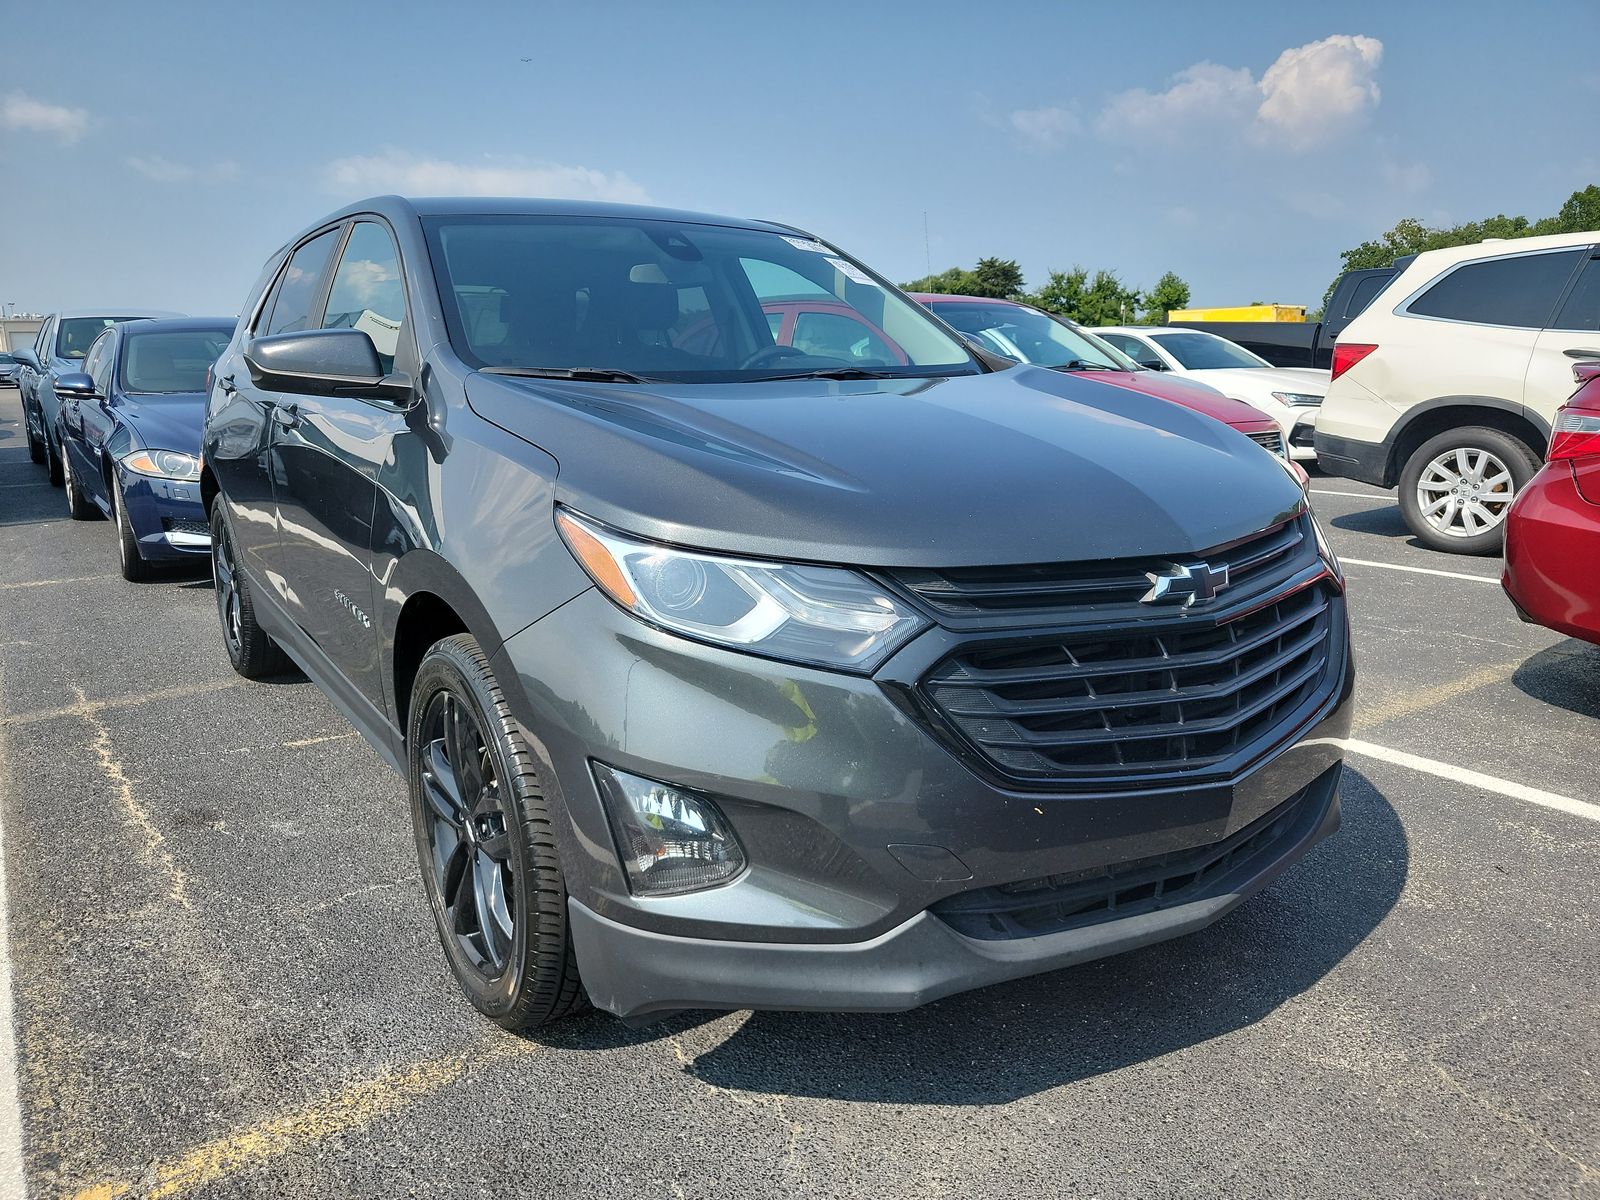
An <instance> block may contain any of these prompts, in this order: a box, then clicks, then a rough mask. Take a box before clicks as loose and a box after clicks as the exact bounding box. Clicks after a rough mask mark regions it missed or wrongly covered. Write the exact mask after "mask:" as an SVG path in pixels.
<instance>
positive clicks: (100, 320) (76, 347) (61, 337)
mask: <svg viewBox="0 0 1600 1200" xmlns="http://www.w3.org/2000/svg"><path fill="white" fill-rule="evenodd" d="M134 319H135V318H133V317H63V318H62V319H61V329H60V332H58V333H57V334H56V357H58V358H82V357H83V356H84V355H86V354H88V353H89V347H90V346H92V345H93V344H94V340H95V338H97V337H99V336H100V331H101V330H102V329H109V328H110V327H111V326H113V325H120V324H122V322H124V321H132V320H134Z"/></svg>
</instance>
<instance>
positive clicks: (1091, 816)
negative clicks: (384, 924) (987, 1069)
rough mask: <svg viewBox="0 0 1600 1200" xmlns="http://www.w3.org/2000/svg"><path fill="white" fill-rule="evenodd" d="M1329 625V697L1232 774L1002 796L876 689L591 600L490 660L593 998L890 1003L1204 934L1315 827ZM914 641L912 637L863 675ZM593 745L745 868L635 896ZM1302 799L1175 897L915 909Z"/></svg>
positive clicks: (1176, 850) (1343, 659) (1325, 777)
mask: <svg viewBox="0 0 1600 1200" xmlns="http://www.w3.org/2000/svg"><path fill="white" fill-rule="evenodd" d="M1335 628H1336V629H1337V630H1338V631H1339V642H1340V645H1339V649H1338V652H1337V654H1336V656H1335V660H1334V661H1333V662H1331V663H1330V665H1329V670H1330V671H1333V672H1335V673H1336V675H1335V686H1334V687H1333V689H1332V692H1331V694H1330V695H1328V696H1326V698H1325V699H1324V700H1323V701H1321V702H1320V703H1319V706H1318V707H1317V708H1316V710H1315V711H1314V712H1311V713H1309V714H1308V715H1307V716H1306V718H1305V719H1304V720H1303V722H1302V723H1301V724H1300V725H1299V726H1298V727H1297V728H1295V729H1293V730H1291V731H1288V732H1286V733H1285V734H1284V735H1283V736H1282V737H1281V740H1280V741H1279V743H1278V744H1276V745H1274V746H1272V747H1271V748H1270V750H1268V751H1266V752H1264V753H1263V754H1261V755H1260V756H1259V757H1258V758H1257V759H1256V760H1254V761H1253V762H1251V763H1250V764H1249V766H1248V767H1247V768H1245V769H1243V770H1241V771H1240V772H1239V773H1238V774H1237V775H1235V776H1234V777H1233V778H1230V779H1222V780H1214V781H1208V782H1201V781H1196V782H1190V783H1168V784H1166V785H1164V786H1160V787H1127V786H1124V787H1121V788H1098V789H1086V788H1070V789H1069V788H1061V789H1056V790H1049V789H1044V788H1028V787H1024V786H1021V785H1017V786H1012V785H1008V784H1006V783H1004V782H1002V781H997V780H994V779H991V778H989V777H987V776H986V775H982V774H980V773H979V771H978V770H976V769H974V767H973V766H972V765H970V764H969V763H967V762H965V761H963V760H961V759H958V757H957V756H956V754H954V753H952V751H951V750H950V749H949V748H947V745H946V744H945V742H943V741H941V740H938V739H937V738H936V736H935V735H934V734H933V733H932V732H931V731H930V730H929V728H928V726H927V725H926V724H925V723H924V721H923V719H922V718H920V717H919V716H917V715H915V713H914V711H913V709H912V708H911V707H910V706H908V705H906V704H905V703H904V701H903V699H902V698H899V697H897V696H896V694H895V693H894V690H893V689H892V688H891V687H888V686H886V685H884V684H882V683H880V682H878V680H877V679H865V678H860V677H855V676H850V675H844V674H840V673H835V672H829V671H819V670H812V669H809V668H805V667H798V666H793V665H789V664H784V663H778V662H772V661H768V660H764V659H759V658H754V657H752V656H748V655H742V654H735V653H732V652H729V651H724V650H720V649H716V648H714V647H709V646H701V645H697V644H695V643H692V642H688V641H686V640H684V639H682V638H677V637H674V636H671V635H668V634H665V633H661V632H659V631H657V630H655V629H652V628H650V627H647V626H645V625H643V624H641V623H640V622H638V621H635V620H634V619H633V618H631V617H628V616H626V615H625V614H623V613H621V612H620V611H618V610H617V609H616V608H615V607H614V606H613V605H611V604H610V602H609V601H607V600H605V599H604V598H603V597H602V596H600V594H599V593H597V592H594V591H590V592H587V593H585V594H583V595H581V596H579V597H577V598H576V599H574V600H572V601H570V602H569V603H568V604H566V605H564V606H563V607H562V608H560V609H558V610H556V611H555V612H554V613H552V614H551V615H550V616H548V617H546V618H544V619H543V620H541V621H539V622H537V623H536V624H535V625H533V626H531V627H529V628H528V629H526V630H524V631H522V632H521V633H518V634H516V635H515V636H513V637H512V638H510V639H508V640H507V642H506V643H505V645H504V646H503V647H502V649H501V651H500V653H499V654H498V655H497V657H496V663H495V666H496V676H497V678H499V679H500V680H501V681H502V682H503V683H504V685H505V686H506V691H507V694H508V698H509V699H510V701H511V704H512V708H513V712H514V713H515V715H516V717H517V719H518V720H519V722H520V724H521V725H522V727H523V729H524V731H525V733H526V734H527V736H528V738H529V740H530V743H531V744H532V745H533V746H535V747H536V751H537V753H538V755H539V756H540V758H541V759H542V761H543V765H544V767H545V770H544V772H543V776H544V778H543V782H544V784H545V786H546V789H547V791H548V792H549V793H550V799H551V801H552V803H553V805H554V808H555V812H556V814H557V822H556V824H557V828H556V836H557V839H558V843H559V845H560V850H561V856H562V863H563V868H564V870H565V872H566V874H567V882H568V890H569V914H570V919H571V924H572V930H573V938H574V946H575V949H576V953H577V957H578V965H579V969H580V972H581V973H582V975H583V978H584V980H585V984H586V986H587V987H588V989H589V993H590V996H591V998H592V999H593V1000H594V1002H595V1003H596V1004H597V1005H598V1006H599V1007H601V1008H604V1009H607V1010H609V1011H611V1012H614V1013H617V1014H618V1015H621V1016H624V1017H639V1016H644V1015H647V1014H649V1013H652V1012H663V1011H668V1010H672V1009H677V1008H686V1007H701V1008H723V1009H726V1008H743V1007H761V1008H784V1009H825V1010H843V1009H895V1008H906V1007H911V1006H914V1005H917V1004H921V1003H924V1002H926V1001H928V1000H931V999H933V998H935V997H937V996H943V995H948V994H951V993H953V992H956V991H960V990H963V989H965V988H970V987H978V986H982V985H984V984H988V983H994V982H998V981H1000V980H1004V979H1011V978H1016V977H1019V976H1022V975H1027V974H1032V973H1035V972H1039V971H1047V970H1051V969H1054V968H1056V967H1060V966H1066V965H1069V964H1071V963H1074V962H1081V961H1085V960H1087V959H1090V958H1095V957H1099V956H1101V955H1105V954H1112V953H1116V952H1118V951H1120V950H1124V949H1131V948H1132V947H1134V946H1137V945H1143V944H1145V943H1148V942H1152V941H1157V940H1160V939H1162V938H1166V937H1173V936H1176V935H1178V934H1181V933H1185V932H1188V931H1190V930H1193V929H1197V928H1199V927H1201V926H1203V925H1205V924H1207V923H1209V922H1210V921H1213V920H1215V919H1216V918H1217V917H1219V916H1221V915H1222V914H1223V913H1224V912H1226V911H1227V910H1228V909H1230V908H1231V907H1233V906H1234V905H1235V904H1237V903H1238V902H1239V901H1240V900H1242V899H1243V898H1244V897H1246V896H1248V895H1249V894H1250V893H1252V892H1253V891H1256V890H1258V889H1259V888H1261V887H1263V886H1265V885H1266V883H1267V882H1269V881H1270V880H1271V878H1273V877H1274V876H1275V875H1276V874H1277V873H1278V872H1280V871H1281V870H1283V868H1284V867H1285V866H1287V865H1288V864H1289V863H1290V862H1292V861H1294V859H1295V858H1297V857H1299V856H1300V855H1301V854H1303V853H1304V852H1305V850H1306V849H1308V848H1309V847H1310V846H1311V845H1313V844H1314V843H1315V842H1316V841H1317V840H1318V839H1319V838H1321V837H1323V836H1326V835H1327V834H1328V833H1330V832H1332V830H1333V829H1334V828H1336V827H1337V824H1338V802H1337V795H1336V792H1337V780H1338V773H1339V764H1340V760H1341V757H1342V752H1341V750H1340V739H1341V738H1343V737H1344V736H1345V734H1346V733H1347V732H1348V729H1349V720H1350V705H1351V692H1352V681H1353V674H1352V668H1351V665H1350V661H1349V656H1348V653H1347V651H1346V649H1345V647H1346V644H1347V643H1346V642H1345V640H1344V639H1345V638H1346V636H1347V634H1346V630H1347V618H1346V616H1345V612H1344V607H1343V602H1342V600H1340V601H1338V603H1337V612H1336V623H1335ZM919 640H920V639H919ZM919 653H922V654H925V653H926V648H924V649H923V650H921V651H919V650H918V642H917V641H913V642H912V643H911V644H910V645H908V646H907V647H906V648H904V649H903V650H902V651H901V652H900V653H899V654H898V655H896V657H895V658H894V659H891V660H890V661H889V663H887V664H885V666H884V668H883V669H882V670H880V672H879V678H885V677H889V678H892V677H893V676H894V674H895V670H896V664H897V663H898V662H899V661H900V660H901V659H906V658H909V659H913V660H914V659H915V658H916V657H917V655H918V654H919ZM593 760H602V761H604V762H606V763H609V764H610V765H612V766H615V767H618V768H620V769H622V770H625V771H629V772H632V773H634V774H637V775H641V776H645V777H647V778H653V779H661V780H665V781H668V782H671V783H675V784H678V785H681V786H684V787H688V788H692V789H695V790H697V791H700V792H703V793H706V794H708V795H710V796H712V797H714V798H715V800H716V802H717V803H718V805H719V806H720V807H721V809H722V811H723V813H724V814H725V815H726V816H727V818H728V820H729V822H730V823H731V824H732V826H733V827H734V829H735V830H736V832H737V834H738V836H739V838H740V840H741V842H742V843H743V845H744V847H745V850H746V853H747V855H748V857H749V860H750V864H751V865H750V867H749V869H748V870H746V871H745V872H744V874H743V875H741V876H740V877H739V878H737V879H736V880H734V881H733V882H732V883H729V884H727V885H725V886H722V887H718V888H714V889H710V890H707V891H702V892H697V893H691V894H688V895H680V896H668V897H660V898H639V897H636V896H633V895H631V894H630V892H629V890H628V887H627V883H626V880H625V878H624V876H623V873H622V870H621V867H620V865H619V863H618V860H617V855H616V851H615V848H614V846H613V843H612V838H611V834H610V831H609V828H608V826H607V823H606V819H605V814H604V810H603V809H602V807H601V803H600V799H599V796H598V795H597V793H596V789H595V786H594V781H593V775H592V772H591V769H590V763H591V762H592V761H593ZM1302 792H1305V793H1306V795H1307V796H1308V799H1307V800H1306V801H1305V805H1304V807H1305V808H1306V811H1307V812H1308V813H1310V814H1311V815H1309V816H1307V817H1306V818H1305V822H1306V823H1305V825H1304V827H1303V828H1299V829H1297V830H1296V833H1295V836H1294V837H1292V838H1285V839H1280V841H1279V842H1277V843H1275V844H1274V845H1275V850H1274V853H1273V854H1271V855H1270V856H1268V857H1267V858H1265V859H1262V858H1259V857H1258V858H1255V859H1252V860H1251V861H1250V863H1249V864H1248V867H1247V868H1240V869H1239V870H1235V871H1233V872H1232V873H1231V874H1229V875H1228V876H1227V877H1225V878H1220V879H1219V880H1217V881H1215V885H1214V887H1213V888H1212V889H1211V890H1210V891H1207V892H1205V893H1204V894H1201V895H1198V896H1194V897H1193V898H1189V897H1185V899H1186V900H1187V901H1188V902H1186V903H1182V904H1178V905H1175V906H1173V907H1169V908H1164V909H1162V910H1160V911H1157V912H1148V913H1142V914H1140V915H1136V916H1132V917H1121V918H1119V919H1116V920H1109V921H1104V922H1101V923H1097V924H1094V925H1089V926H1084V927H1080V928H1072V929H1066V930H1063V931H1061V932H1054V933H1049V934H1045V935H1042V936H1030V937H1022V938H1016V939H1011V940H995V941H988V940H983V941H980V940H977V939H974V938H970V937H965V936H963V935H961V934H958V933H956V932H955V931H954V930H953V929H952V928H951V927H950V926H949V925H948V924H947V923H946V922H945V921H943V920H941V919H940V918H939V917H938V916H935V915H933V914H931V913H930V912H929V911H928V910H929V908H930V907H931V906H933V905H936V904H938V903H939V902H940V901H942V900H946V899H948V898H950V897H952V896H956V895H958V894H964V893H969V892H973V891H975V890H978V889H984V888H992V887H997V886H1001V885H1009V884H1014V883H1017V882H1018V881H1022V880H1032V879H1038V878H1040V877H1045V876H1055V875H1057V874H1060V873H1077V872H1085V873H1090V874H1092V873H1095V872H1102V871H1105V870H1107V869H1114V868H1116V867H1117V866H1118V865H1120V864H1128V863H1132V862H1136V861H1143V860H1147V859H1149V858H1150V857H1151V856H1160V855H1168V854H1183V853H1186V852H1189V851H1191V850H1193V849H1195V848H1197V847H1208V846H1211V845H1213V844H1215V843H1218V842H1222V841H1224V840H1225V839H1228V838H1230V837H1232V836H1234V835H1236V834H1239V833H1240V831H1242V830H1245V829H1246V828H1247V827H1249V826H1251V825H1252V824H1253V823H1256V822H1258V821H1260V820H1261V819H1262V818H1264V817H1266V816H1267V815H1268V814H1270V813H1273V812H1274V811H1275V810H1278V809H1279V808H1280V806H1282V805H1283V804H1284V802H1285V801H1286V800H1288V799H1289V798H1290V797H1292V796H1296V795H1298V794H1300V793H1302Z"/></svg>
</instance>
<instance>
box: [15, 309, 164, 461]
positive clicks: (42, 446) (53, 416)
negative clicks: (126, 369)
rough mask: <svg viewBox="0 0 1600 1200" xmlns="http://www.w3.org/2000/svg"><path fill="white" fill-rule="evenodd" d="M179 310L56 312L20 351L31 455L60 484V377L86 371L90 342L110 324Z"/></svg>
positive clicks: (23, 401) (23, 422) (29, 452)
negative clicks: (57, 382) (57, 389)
mask: <svg viewBox="0 0 1600 1200" xmlns="http://www.w3.org/2000/svg"><path fill="white" fill-rule="evenodd" d="M108 313H115V314H116V315H115V316H111V315H107V314H108ZM177 315H178V314H177V313H167V312H156V311H153V310H152V311H139V310H136V309H120V310H118V309H101V310H99V311H76V312H54V313H51V314H50V315H49V316H48V317H46V318H45V321H44V324H43V325H41V326H40V327H39V334H38V337H37V338H36V339H35V340H34V343H33V349H31V350H24V351H20V352H18V357H19V358H21V359H22V365H23V369H22V371H21V373H20V379H21V390H22V425H23V430H24V432H25V433H26V435H27V438H28V455H29V457H30V458H32V459H33V461H34V462H36V463H44V464H45V466H46V467H47V469H48V470H49V472H50V482H51V483H53V484H56V485H57V486H60V484H61V447H60V445H59V444H58V443H57V442H56V435H55V429H56V424H57V422H58V420H59V419H60V411H59V410H60V404H59V402H58V401H57V400H56V393H55V380H56V377H57V376H59V375H62V374H65V373H66V372H68V371H71V372H74V373H78V372H81V371H82V370H83V360H84V356H85V355H87V354H88V353H89V347H90V345H91V344H92V343H93V342H94V340H95V338H97V337H99V336H100V331H101V330H103V329H105V328H106V327H107V326H108V325H116V324H119V323H121V322H123V321H136V320H140V319H143V318H146V317H175V316H177Z"/></svg>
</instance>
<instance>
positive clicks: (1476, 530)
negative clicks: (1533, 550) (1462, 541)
mask: <svg viewBox="0 0 1600 1200" xmlns="http://www.w3.org/2000/svg"><path fill="white" fill-rule="evenodd" d="M1516 496H1517V484H1516V480H1515V479H1513V478H1512V476H1511V469H1510V468H1509V467H1507V466H1506V464H1505V463H1504V462H1502V461H1501V460H1500V458H1499V457H1498V456H1496V455H1495V454H1494V453H1492V452H1491V451H1488V450H1480V449H1475V448H1473V447H1471V446H1463V447H1461V448H1460V449H1455V450H1446V451H1445V452H1444V453H1443V454H1441V455H1439V456H1438V457H1437V458H1435V459H1433V460H1432V461H1431V462H1429V463H1428V464H1427V465H1426V466H1425V467H1423V468H1422V474H1421V475H1419V476H1418V477H1417V508H1418V510H1419V511H1420V512H1421V514H1422V519H1423V520H1424V521H1426V522H1427V523H1428V525H1429V526H1430V527H1431V528H1433V529H1435V530H1437V531H1438V532H1439V533H1441V534H1444V535H1445V536H1446V537H1455V538H1470V537H1477V536H1478V535H1479V534H1482V533H1487V532H1488V531H1489V530H1491V529H1495V528H1497V527H1498V526H1499V525H1500V523H1501V522H1502V521H1504V520H1505V517H1506V510H1507V509H1508V508H1510V507H1511V502H1512V501H1513V500H1515V499H1516Z"/></svg>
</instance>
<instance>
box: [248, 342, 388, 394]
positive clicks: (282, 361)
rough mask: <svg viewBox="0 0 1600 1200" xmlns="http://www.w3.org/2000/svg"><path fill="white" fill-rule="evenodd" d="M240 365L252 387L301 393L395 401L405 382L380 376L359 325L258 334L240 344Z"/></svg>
mask: <svg viewBox="0 0 1600 1200" xmlns="http://www.w3.org/2000/svg"><path fill="white" fill-rule="evenodd" d="M244 361H245V366H247V367H249V368H250V378H251V380H252V381H253V382H254V383H255V385H256V386H257V387H258V388H261V389H263V390H265V391H269V392H291V393H295V394H297V395H302V396H356V397H359V398H360V399H363V400H389V401H393V402H396V403H401V402H404V401H407V400H410V399H411V397H412V395H413V388H412V386H411V380H410V379H409V378H407V377H406V376H404V375H390V374H386V373H385V372H384V369H383V361H382V360H381V359H380V358H379V357H378V348H377V347H376V346H374V345H373V344H372V339H371V338H370V337H369V336H367V334H366V333H364V332H363V331H362V330H359V329H310V330H306V331H305V332H303V333H277V334H273V335H271V336H270V337H259V338H256V339H255V340H254V341H252V342H250V343H249V344H248V345H246V346H245V348H244Z"/></svg>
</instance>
